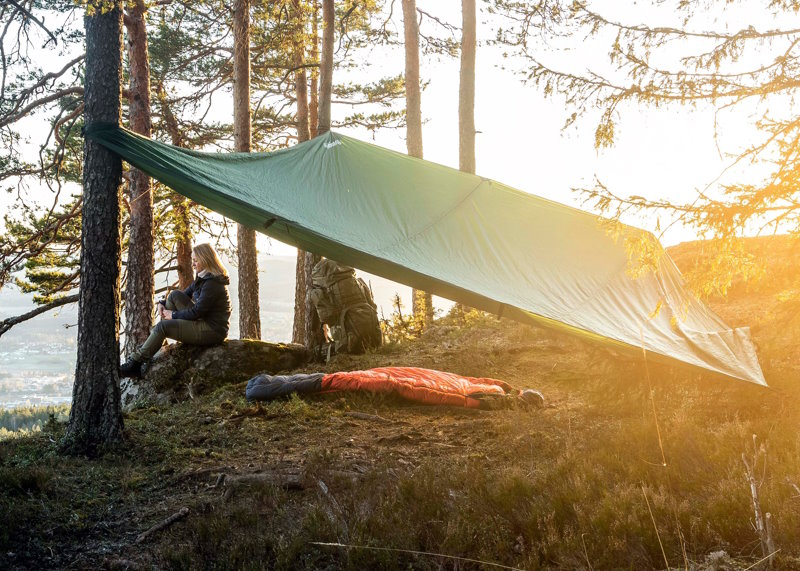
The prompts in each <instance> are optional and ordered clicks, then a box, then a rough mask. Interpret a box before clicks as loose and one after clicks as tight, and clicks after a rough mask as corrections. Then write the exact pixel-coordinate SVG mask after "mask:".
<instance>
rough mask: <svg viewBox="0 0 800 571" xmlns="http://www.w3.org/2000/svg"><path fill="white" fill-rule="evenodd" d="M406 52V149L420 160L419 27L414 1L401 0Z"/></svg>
mask: <svg viewBox="0 0 800 571" xmlns="http://www.w3.org/2000/svg"><path fill="white" fill-rule="evenodd" d="M403 31H404V33H405V48H406V49H405V52H406V78H405V79H406V81H405V83H406V148H407V149H408V154H409V155H411V156H412V157H417V158H418V159H421V158H422V104H421V96H420V88H419V25H418V24H417V2H416V0H403Z"/></svg>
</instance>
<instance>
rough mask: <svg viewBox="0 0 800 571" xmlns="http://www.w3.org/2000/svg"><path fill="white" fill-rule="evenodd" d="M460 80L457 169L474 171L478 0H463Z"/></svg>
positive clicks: (473, 172)
mask: <svg viewBox="0 0 800 571" xmlns="http://www.w3.org/2000/svg"><path fill="white" fill-rule="evenodd" d="M461 18H462V27H461V30H462V32H461V33H462V35H461V76H460V77H461V80H460V85H459V89H458V169H459V170H461V171H463V172H468V173H472V174H475V51H476V23H475V0H461Z"/></svg>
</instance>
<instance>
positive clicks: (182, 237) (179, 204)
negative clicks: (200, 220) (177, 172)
mask: <svg viewBox="0 0 800 571" xmlns="http://www.w3.org/2000/svg"><path fill="white" fill-rule="evenodd" d="M172 200H173V205H172V211H173V214H174V216H173V222H172V223H173V224H174V225H175V257H176V265H177V266H178V287H179V288H181V289H186V288H187V287H189V286H190V285H191V284H192V282H193V281H194V271H193V270H192V226H191V222H190V220H189V209H190V201H189V199H188V198H184V197H182V196H181V195H179V194H177V193H174V195H173V197H172Z"/></svg>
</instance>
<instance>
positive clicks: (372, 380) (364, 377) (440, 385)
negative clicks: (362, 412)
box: [321, 367, 518, 408]
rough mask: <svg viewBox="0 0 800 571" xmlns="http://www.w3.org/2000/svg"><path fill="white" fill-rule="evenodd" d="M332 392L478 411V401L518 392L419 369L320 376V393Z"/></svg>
mask: <svg viewBox="0 0 800 571" xmlns="http://www.w3.org/2000/svg"><path fill="white" fill-rule="evenodd" d="M333 391H368V392H372V393H395V394H398V395H400V396H401V397H404V398H407V399H410V400H413V401H417V402H421V403H425V404H434V405H449V406H463V407H467V408H478V407H479V406H480V400H479V399H480V398H481V397H502V396H504V395H506V394H509V393H513V394H516V393H517V392H518V391H516V390H515V389H513V388H512V387H511V385H509V384H508V383H505V382H503V381H498V380H497V379H489V378H475V377H463V376H461V375H456V374H455V373H446V372H443V371H434V370H432V369H421V368H419V367H379V368H376V369H368V370H366V371H344V372H339V373H330V374H327V375H324V376H323V377H322V387H321V392H333Z"/></svg>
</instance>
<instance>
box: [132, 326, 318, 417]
mask: <svg viewBox="0 0 800 571" xmlns="http://www.w3.org/2000/svg"><path fill="white" fill-rule="evenodd" d="M308 360H309V353H308V351H307V350H306V349H305V347H303V346H302V345H295V344H282V343H265V342H263V341H253V340H250V339H247V340H239V339H234V340H230V341H225V342H224V343H222V344H221V345H214V346H211V347H200V346H197V345H183V344H180V343H176V344H173V345H169V346H167V347H165V348H163V349H162V350H161V351H159V352H158V353H157V354H156V356H155V357H154V358H153V360H152V361H150V363H149V364H148V365H147V366H146V368H145V370H144V374H143V375H142V378H140V379H131V378H124V379H121V381H120V389H121V393H122V408H123V410H125V411H130V410H132V409H133V408H135V407H137V406H142V405H145V404H166V403H169V402H177V401H180V400H184V399H186V398H191V397H194V396H196V395H201V394H204V393H208V392H210V391H213V390H214V389H216V388H218V387H221V386H223V385H229V384H234V383H241V382H244V381H247V380H248V379H250V378H252V377H254V376H255V375H258V374H260V373H267V374H270V375H274V374H276V373H279V372H281V371H287V370H290V369H294V368H297V367H299V366H301V365H303V364H304V363H306V362H308ZM242 394H244V391H243V392H242Z"/></svg>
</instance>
